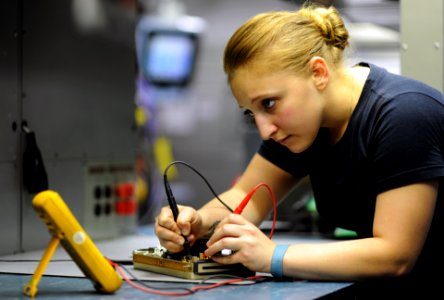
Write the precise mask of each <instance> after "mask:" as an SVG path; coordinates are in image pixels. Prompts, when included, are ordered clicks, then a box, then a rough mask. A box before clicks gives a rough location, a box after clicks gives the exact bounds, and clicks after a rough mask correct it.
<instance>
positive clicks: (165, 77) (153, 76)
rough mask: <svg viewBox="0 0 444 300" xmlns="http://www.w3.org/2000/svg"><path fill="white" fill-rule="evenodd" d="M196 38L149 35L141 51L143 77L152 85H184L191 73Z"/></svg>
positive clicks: (165, 33) (169, 33)
mask: <svg viewBox="0 0 444 300" xmlns="http://www.w3.org/2000/svg"><path fill="white" fill-rule="evenodd" d="M196 48H197V47H196V36H194V35H192V34H188V33H183V32H176V31H157V32H152V33H150V34H149V36H148V38H147V39H146V41H145V45H144V49H143V71H144V74H145V77H146V78H147V79H148V80H149V81H150V82H152V83H153V84H155V85H185V84H187V83H188V82H189V80H190V77H191V75H192V72H193V67H194V63H195V57H196V50H197V49H196Z"/></svg>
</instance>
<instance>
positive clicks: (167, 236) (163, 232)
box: [154, 226, 185, 245]
mask: <svg viewBox="0 0 444 300" xmlns="http://www.w3.org/2000/svg"><path fill="white" fill-rule="evenodd" d="M154 230H155V233H156V235H157V237H158V238H159V240H161V241H171V242H172V243H175V244H178V245H182V244H183V243H184V241H185V240H184V238H183V237H182V236H181V235H180V234H178V233H176V232H174V231H171V230H169V229H167V228H165V227H162V226H156V227H155V229H154Z"/></svg>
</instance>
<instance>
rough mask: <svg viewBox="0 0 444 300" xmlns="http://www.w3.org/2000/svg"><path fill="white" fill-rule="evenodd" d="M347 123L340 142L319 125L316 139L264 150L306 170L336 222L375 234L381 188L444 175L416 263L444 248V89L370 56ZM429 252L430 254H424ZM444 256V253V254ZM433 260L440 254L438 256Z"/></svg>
mask: <svg viewBox="0 0 444 300" xmlns="http://www.w3.org/2000/svg"><path fill="white" fill-rule="evenodd" d="M361 65H364V66H368V67H370V73H369V76H368V78H367V81H366V83H365V86H364V89H363V91H362V94H361V97H360V99H359V102H358V104H357V106H356V108H355V110H354V112H353V114H352V117H351V120H350V122H349V124H348V127H347V129H346V131H345V133H344V135H343V137H342V138H341V140H340V141H339V142H338V143H336V144H335V145H331V144H330V143H329V134H328V131H327V129H325V128H321V129H320V131H319V133H318V136H317V138H316V140H315V142H314V143H313V144H312V145H311V146H310V148H308V149H307V150H306V151H304V152H303V153H299V154H295V153H292V152H291V151H289V150H288V149H287V148H286V147H284V146H282V145H280V144H278V143H276V142H274V141H272V140H268V141H263V142H262V144H261V146H260V149H259V154H260V155H262V156H263V157H264V158H266V159H267V160H269V161H270V162H272V163H273V164H275V165H277V166H279V167H280V168H282V169H283V170H285V171H287V172H288V173H290V174H292V175H294V176H296V177H302V176H306V175H309V176H310V180H311V184H312V187H313V193H314V197H315V199H316V207H317V210H318V212H319V214H320V215H321V216H322V217H323V218H324V219H326V220H328V221H329V222H330V223H331V224H332V225H333V226H336V227H342V228H346V229H350V230H354V231H356V232H357V233H358V235H359V236H360V237H371V236H372V226H373V217H374V212H375V203H376V196H377V195H378V194H379V193H381V192H384V191H387V190H390V189H394V188H397V187H401V186H405V185H408V184H412V183H416V182H422V181H427V180H431V179H438V180H439V181H440V186H439V193H438V200H437V206H436V209H435V216H434V221H433V223H432V228H431V230H430V232H429V236H428V239H427V241H426V245H425V248H424V250H423V252H422V255H421V258H420V260H419V261H418V263H417V268H416V269H420V268H422V267H423V266H424V267H427V268H428V267H430V266H431V265H430V264H433V259H435V258H436V259H438V256H443V255H444V253H443V252H441V253H438V252H437V250H438V248H436V249H433V247H435V246H436V245H438V243H439V240H438V239H439V238H440V237H439V234H442V233H441V232H439V229H440V228H442V227H441V226H442V202H443V201H444V199H443V198H444V180H443V178H444V100H443V95H442V94H441V93H440V92H439V91H438V90H436V89H433V88H431V87H429V86H427V85H425V84H423V83H420V82H419V81H416V80H413V79H410V78H406V77H403V76H399V75H396V74H391V73H389V72H387V71H386V70H385V69H383V68H380V67H378V66H375V65H372V64H366V63H361ZM439 248H440V249H441V250H442V247H439ZM426 253H427V256H431V257H427V259H426V260H427V262H426V261H423V260H424V256H426V255H425V254H426ZM439 260H440V261H441V262H442V258H441V257H439ZM435 262H436V261H435Z"/></svg>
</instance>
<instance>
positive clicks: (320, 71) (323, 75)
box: [308, 56, 330, 90]
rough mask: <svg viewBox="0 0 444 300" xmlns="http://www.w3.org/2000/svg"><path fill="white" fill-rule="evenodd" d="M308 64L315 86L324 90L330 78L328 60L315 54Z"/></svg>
mask: <svg viewBox="0 0 444 300" xmlns="http://www.w3.org/2000/svg"><path fill="white" fill-rule="evenodd" d="M308 66H309V70H310V72H311V78H312V79H313V82H314V84H315V86H316V87H317V88H318V89H319V90H324V89H325V87H326V86H327V84H328V82H329V80H330V69H329V68H328V66H327V62H326V61H325V59H323V58H322V57H319V56H314V57H312V58H311V59H310V62H309V63H308Z"/></svg>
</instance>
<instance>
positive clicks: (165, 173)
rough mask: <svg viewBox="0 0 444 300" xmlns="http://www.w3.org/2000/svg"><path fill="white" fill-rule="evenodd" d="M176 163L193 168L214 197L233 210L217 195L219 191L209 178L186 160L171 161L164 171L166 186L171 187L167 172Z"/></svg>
mask: <svg viewBox="0 0 444 300" xmlns="http://www.w3.org/2000/svg"><path fill="white" fill-rule="evenodd" d="M175 164H182V165H185V166H187V167H188V168H190V169H191V170H193V171H194V172H195V173H196V174H197V175H199V176H200V178H202V179H203V181H205V183H206V184H207V186H208V188H209V189H210V191H211V193H213V195H214V197H215V198H216V199H217V200H219V202H220V203H222V204H223V205H224V206H225V207H226V208H227V209H228V210H229V211H230V212H233V210H232V209H231V207H229V206H228V205H227V204H226V203H225V202H224V201H222V199H220V198H219V196H218V195H217V193H216V192H215V191H214V189H213V187H212V186H211V184H210V183H209V182H208V180H207V179H206V178H205V177H204V176H203V175H202V174H201V173H200V172H199V171H198V170H196V169H195V168H194V167H192V166H191V165H190V164H187V163H186V162H183V161H180V160H176V161H173V162H171V163H170V164H168V166H167V167H166V168H165V171H164V172H163V179H164V182H165V188H166V189H167V188H169V183H168V178H167V172H168V169H169V168H170V167H171V166H173V165H175Z"/></svg>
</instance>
